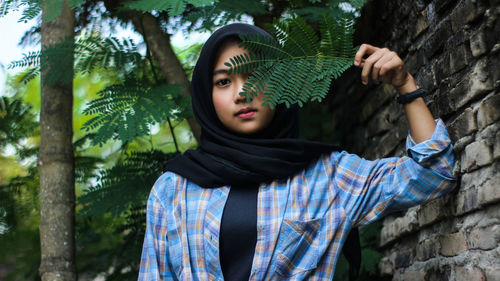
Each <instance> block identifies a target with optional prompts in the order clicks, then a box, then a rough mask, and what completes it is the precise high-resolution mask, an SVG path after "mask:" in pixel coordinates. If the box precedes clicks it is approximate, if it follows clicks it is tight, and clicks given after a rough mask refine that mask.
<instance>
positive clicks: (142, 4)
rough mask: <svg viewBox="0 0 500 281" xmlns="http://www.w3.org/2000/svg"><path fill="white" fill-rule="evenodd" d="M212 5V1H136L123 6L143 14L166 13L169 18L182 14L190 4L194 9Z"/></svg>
mask: <svg viewBox="0 0 500 281" xmlns="http://www.w3.org/2000/svg"><path fill="white" fill-rule="evenodd" d="M213 3H214V1H212V0H164V1H154V0H137V1H133V2H129V3H126V4H125V5H124V6H125V8H128V9H132V10H139V11H144V12H151V11H158V12H160V11H167V12H168V14H169V15H170V16H179V15H180V14H182V12H184V10H185V9H186V5H187V4H191V5H193V6H195V7H204V6H209V5H213Z"/></svg>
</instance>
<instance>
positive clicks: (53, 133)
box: [38, 2, 76, 281]
mask: <svg viewBox="0 0 500 281" xmlns="http://www.w3.org/2000/svg"><path fill="white" fill-rule="evenodd" d="M46 9H47V7H43V8H42V29H41V34H42V60H41V66H42V72H41V102H42V105H41V111H40V151H39V155H38V167H39V169H40V205H41V206H40V209H41V218H40V249H41V264H40V268H39V272H40V276H41V279H42V281H49V280H50V281H58V280H64V281H66V280H76V265H75V232H74V225H75V176H74V174H75V173H74V159H73V146H72V137H73V117H72V114H73V81H72V77H73V52H72V45H71V47H69V46H68V44H67V42H71V43H72V42H73V39H74V25H75V14H74V12H73V11H72V10H71V9H70V8H69V6H68V5H67V3H66V2H65V3H64V4H63V5H62V11H61V12H60V14H59V15H58V16H57V19H56V20H55V21H54V22H49V21H48V20H47V19H46V17H45V14H46ZM62 42H66V44H65V46H64V48H66V49H65V50H63V51H61V52H59V53H58V54H57V55H53V54H52V53H51V52H47V49H51V48H53V46H55V45H58V44H60V43H62ZM56 69H57V70H56ZM61 70H62V71H61ZM54 75H56V76H59V77H58V78H57V79H55V81H54V80H53V79H51V78H48V77H54ZM61 76H64V78H63V77H61ZM68 77H69V78H68Z"/></svg>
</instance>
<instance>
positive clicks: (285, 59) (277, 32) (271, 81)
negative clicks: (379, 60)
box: [226, 16, 355, 107]
mask: <svg viewBox="0 0 500 281" xmlns="http://www.w3.org/2000/svg"><path fill="white" fill-rule="evenodd" d="M272 32H273V34H274V36H275V38H276V40H272V39H270V38H269V37H265V36H260V35H256V34H249V35H246V36H242V37H241V38H242V40H243V42H242V43H241V44H240V46H241V47H243V48H245V49H248V50H249V51H250V53H249V54H248V55H247V54H244V55H239V56H235V57H233V58H231V59H230V61H229V62H228V63H226V65H227V66H228V67H229V73H251V75H250V77H249V79H248V80H247V81H246V83H245V85H244V86H243V93H241V94H242V95H245V96H246V97H247V99H251V98H253V97H255V96H257V95H258V94H259V93H263V95H264V97H263V101H264V104H265V105H269V106H271V107H275V106H276V105H277V104H282V103H284V104H285V105H286V106H290V105H292V104H298V105H299V106H303V105H304V104H305V103H307V102H309V101H321V100H323V99H324V98H325V96H326V94H327V93H328V90H329V87H330V83H331V80H332V79H335V78H338V77H339V76H340V74H341V73H342V72H343V71H345V70H346V69H347V68H349V67H350V66H351V65H352V62H353V60H354V53H355V49H354V48H353V46H352V34H353V20H352V19H350V18H347V17H345V18H340V19H334V18H332V17H329V16H324V17H323V22H322V24H321V38H320V37H318V36H317V34H316V33H315V31H314V30H313V29H312V28H311V27H310V26H309V25H308V24H307V23H306V22H305V20H303V19H302V18H300V17H296V18H292V19H289V20H284V21H281V22H275V23H274V25H273V29H272Z"/></svg>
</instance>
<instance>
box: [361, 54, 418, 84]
mask: <svg viewBox="0 0 500 281" xmlns="http://www.w3.org/2000/svg"><path fill="white" fill-rule="evenodd" d="M365 56H368V57H367V58H366V59H365V58H364V57H365ZM354 65H355V66H357V67H360V68H362V70H361V81H362V82H363V84H365V85H367V84H368V81H369V79H370V78H371V79H372V80H373V81H374V82H375V83H376V84H379V83H380V82H384V83H389V84H392V85H393V86H394V87H396V88H397V89H398V91H399V92H400V93H401V94H404V93H407V92H410V91H413V90H416V89H417V86H416V84H415V80H414V79H413V77H412V76H411V75H410V74H409V73H408V71H407V70H406V67H405V65H404V63H403V60H401V58H400V57H399V56H398V54H397V53H396V52H393V51H391V50H389V49H387V48H378V47H375V46H372V45H370V44H362V45H361V47H359V50H358V51H357V52H356V56H355V57H354Z"/></svg>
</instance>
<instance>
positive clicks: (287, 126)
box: [164, 23, 338, 187]
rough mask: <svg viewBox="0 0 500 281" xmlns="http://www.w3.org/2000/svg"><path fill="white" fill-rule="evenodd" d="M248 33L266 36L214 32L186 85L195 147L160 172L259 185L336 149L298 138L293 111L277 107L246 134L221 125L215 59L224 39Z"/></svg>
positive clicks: (249, 28) (228, 29) (234, 29)
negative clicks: (196, 130) (196, 129)
mask: <svg viewBox="0 0 500 281" xmlns="http://www.w3.org/2000/svg"><path fill="white" fill-rule="evenodd" d="M250 33H257V34H259V35H264V36H269V37H271V35H270V34H269V33H267V32H266V31H264V30H263V29H261V28H259V27H256V26H253V25H248V24H242V23H234V24H230V25H227V26H224V27H222V28H220V29H218V30H217V31H215V32H214V33H213V34H212V36H210V38H209V39H208V40H207V42H206V43H205V45H204V46H203V48H202V50H201V53H200V57H199V59H198V62H197V63H196V66H195V68H194V71H193V78H192V82H191V97H192V107H193V112H194V115H195V117H196V119H197V120H198V122H199V124H200V125H201V138H200V145H199V148H198V149H196V150H188V151H186V152H184V154H183V155H179V156H177V157H175V158H174V159H172V160H171V161H169V162H168V163H167V164H166V165H165V167H164V170H165V171H172V172H175V173H177V174H179V175H181V176H183V177H185V178H187V179H189V180H190V181H192V182H194V183H196V184H197V185H199V186H202V187H220V186H225V185H229V186H239V185H255V186H258V185H259V184H261V183H266V182H271V181H273V180H284V179H287V178H289V177H292V176H294V175H295V174H297V173H298V172H300V171H301V170H304V169H305V168H307V166H308V165H309V164H310V163H312V162H313V161H315V160H317V159H318V158H319V156H321V155H322V154H325V153H329V152H332V151H334V150H337V149H338V148H337V147H336V146H334V145H331V144H326V143H321V142H313V141H305V140H300V139H297V137H298V133H299V131H298V130H299V126H298V123H299V120H298V108H297V106H291V107H290V108H286V107H285V106H284V105H278V106H277V107H276V112H275V114H274V117H273V120H272V121H271V123H270V124H269V125H268V126H267V127H266V128H264V129H263V130H261V131H259V132H257V133H254V134H251V135H239V134H236V133H234V132H232V131H230V130H229V129H227V128H226V127H225V126H224V125H223V124H222V123H221V121H220V120H219V118H218V117H217V114H216V112H215V108H214V105H213V102H212V87H213V70H214V65H215V60H216V56H217V54H218V50H219V47H220V46H221V44H222V43H223V42H224V40H225V39H227V38H228V37H234V36H239V35H244V34H250ZM271 38H272V37H271Z"/></svg>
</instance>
